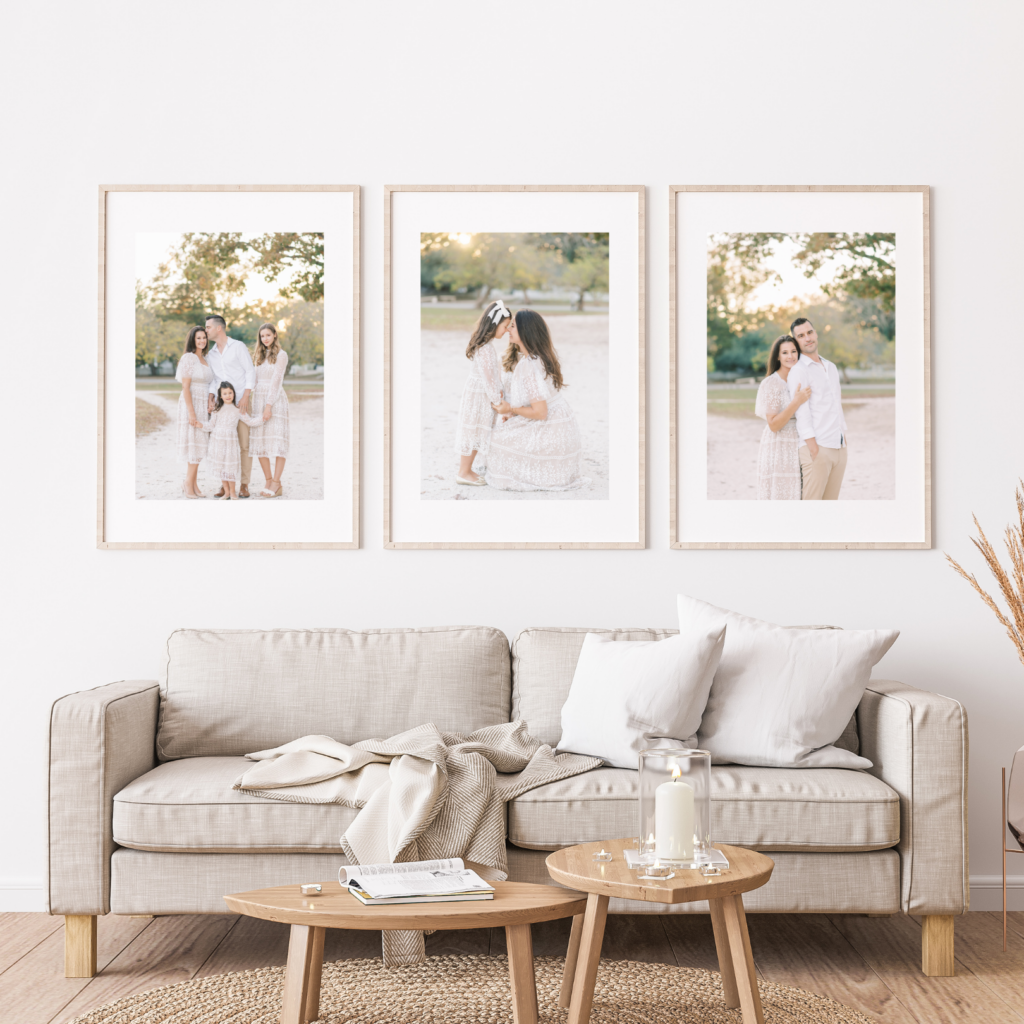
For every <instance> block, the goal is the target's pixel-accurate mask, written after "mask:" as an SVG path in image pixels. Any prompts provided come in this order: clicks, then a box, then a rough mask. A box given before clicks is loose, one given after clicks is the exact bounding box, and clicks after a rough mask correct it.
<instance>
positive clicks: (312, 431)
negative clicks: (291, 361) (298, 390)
mask: <svg viewBox="0 0 1024 1024" xmlns="http://www.w3.org/2000/svg"><path fill="white" fill-rule="evenodd" d="M135 396H136V398H141V399H142V401H144V402H149V403H150V404H151V405H155V406H157V407H158V408H160V409H163V411H164V412H165V413H167V415H168V416H169V417H170V419H171V422H170V423H167V424H165V425H164V426H162V427H160V429H159V430H154V431H153V433H151V434H144V435H143V436H142V437H137V438H136V439H135V497H136V498H156V499H163V498H180V499H181V500H182V501H186V500H187V499H186V498H185V495H184V494H182V493H181V482H182V480H183V479H184V478H185V464H184V463H182V462H179V461H178V399H177V398H176V397H174V396H172V395H166V394H154V393H153V392H152V391H136V392H135ZM288 420H289V425H290V427H291V436H290V439H289V453H288V461H287V462H286V463H285V466H284V474H283V476H282V477H281V482H282V484H283V488H282V491H283V493H282V497H284V498H300V499H302V498H305V499H310V500H317V501H320V500H323V496H324V400H323V399H322V398H307V399H304V400H303V401H301V402H291V403H290V404H289V406H288ZM270 470H271V472H273V470H274V464H273V460H271V465H270ZM263 483H264V480H263V470H262V469H260V464H259V461H258V460H256V459H253V465H252V479H251V480H250V481H249V492H250V493H251V494H252V495H253V497H258V496H259V492H260V488H262V487H263ZM199 490H201V491H202V492H203V494H205V495H206V497H207V498H212V497H213V495H214V494H216V492H217V491H219V490H220V481H219V480H213V479H211V478H210V475H209V474H208V473H207V472H206V462H205V461H203V462H200V463H199ZM263 500H266V499H263Z"/></svg>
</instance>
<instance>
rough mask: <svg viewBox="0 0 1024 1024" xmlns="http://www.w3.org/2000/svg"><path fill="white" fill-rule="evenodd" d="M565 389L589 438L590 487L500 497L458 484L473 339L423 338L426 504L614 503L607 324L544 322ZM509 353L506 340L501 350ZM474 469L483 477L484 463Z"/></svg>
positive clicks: (456, 334)
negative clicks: (458, 430) (462, 406)
mask: <svg viewBox="0 0 1024 1024" xmlns="http://www.w3.org/2000/svg"><path fill="white" fill-rule="evenodd" d="M545 319H546V320H547V323H548V328H549V330H550V331H551V339H552V341H553V342H554V345H555V351H556V352H557V353H558V361H559V363H561V366H562V377H563V379H564V380H565V382H566V385H567V387H566V389H565V397H566V400H567V401H568V403H569V405H570V406H571V407H572V410H573V412H574V413H575V414H576V420H577V422H578V423H579V426H580V434H581V435H582V438H583V472H584V474H585V475H586V476H588V477H590V483H589V484H587V485H586V486H584V487H581V488H579V489H578V490H575V491H499V490H496V489H495V488H493V487H466V486H464V485H460V484H457V483H456V482H455V474H456V473H457V472H458V468H459V457H458V456H457V455H456V454H455V452H454V445H455V426H456V423H457V421H458V415H459V402H460V400H461V398H462V388H463V386H464V385H465V383H466V378H467V377H468V376H469V370H470V363H469V360H468V359H466V344H467V343H468V341H469V332H468V331H421V332H420V338H421V343H422V346H423V347H422V362H421V373H422V380H423V385H422V386H423V391H422V395H423V405H422V408H423V410H424V414H423V433H422V435H421V436H422V447H421V449H420V460H421V462H420V465H421V471H422V474H423V481H422V486H421V489H420V496H421V497H423V498H428V499H431V498H436V499H449V500H455V501H495V500H499V501H500V500H518V501H522V500H524V499H525V500H531V499H532V500H536V499H548V500H553V501H566V500H569V499H584V500H585V499H588V498H589V499H605V498H607V497H608V317H607V316H602V315H594V316H590V315H582V316H546V317H545ZM497 344H498V346H499V351H501V352H504V350H505V347H506V344H507V342H506V340H505V339H504V338H502V339H501V340H500V341H499V342H498V343H497ZM473 468H474V469H475V470H476V471H477V472H480V458H479V456H478V457H477V461H476V463H475V464H474V466H473Z"/></svg>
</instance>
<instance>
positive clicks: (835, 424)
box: [754, 317, 847, 501]
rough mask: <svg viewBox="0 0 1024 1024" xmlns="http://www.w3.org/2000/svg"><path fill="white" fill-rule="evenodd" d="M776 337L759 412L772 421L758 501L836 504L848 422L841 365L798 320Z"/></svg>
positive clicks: (760, 462)
mask: <svg viewBox="0 0 1024 1024" xmlns="http://www.w3.org/2000/svg"><path fill="white" fill-rule="evenodd" d="M789 331H790V333H789V334H783V335H782V336H781V337H779V338H776V339H775V341H774V343H773V344H772V347H771V352H770V353H769V356H768V376H767V377H765V379H764V380H763V381H761V384H760V385H759V387H758V389H757V400H756V403H755V405H754V412H755V413H756V414H757V415H758V416H760V417H761V418H762V419H764V420H767V421H768V422H767V426H766V427H765V428H764V432H763V433H762V435H761V447H760V451H759V453H758V459H757V497H758V499H769V500H783V501H800V500H803V501H820V500H825V501H835V500H836V499H837V498H838V497H839V489H840V488H841V487H842V485H843V474H844V473H845V472H846V456H847V439H846V419H845V417H844V416H843V400H842V394H841V390H840V384H839V370H838V369H837V368H836V365H835V363H832V362H830V361H829V360H828V359H825V358H824V357H823V356H821V354H820V353H819V352H818V333H817V331H815V329H814V325H813V324H812V323H811V321H810V320H808V319H807V318H806V317H797V319H796V320H794V321H793V323H792V324H791V325H790V328H789Z"/></svg>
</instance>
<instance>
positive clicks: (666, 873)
mask: <svg viewBox="0 0 1024 1024" xmlns="http://www.w3.org/2000/svg"><path fill="white" fill-rule="evenodd" d="M636 877H637V878H650V879H657V880H658V881H659V882H664V881H666V880H668V879H669V878H675V877H676V873H675V872H674V871H673V870H672V869H671V868H669V867H663V866H662V864H661V861H660V860H655V862H654V863H653V864H646V865H644V866H643V867H642V868H641V869H640V870H639V871H638V872H637V876H636Z"/></svg>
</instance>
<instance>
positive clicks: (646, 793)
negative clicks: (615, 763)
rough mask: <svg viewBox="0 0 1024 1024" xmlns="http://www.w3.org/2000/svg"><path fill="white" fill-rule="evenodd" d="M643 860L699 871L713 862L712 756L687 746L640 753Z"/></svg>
mask: <svg viewBox="0 0 1024 1024" xmlns="http://www.w3.org/2000/svg"><path fill="white" fill-rule="evenodd" d="M639 781H640V798H639V805H640V806H639V815H640V822H639V824H640V849H641V854H642V857H643V860H644V861H645V862H646V863H653V862H654V861H655V860H658V861H659V862H660V863H661V864H664V865H667V866H670V867H675V868H697V867H700V866H701V864H706V863H708V861H709V860H710V851H711V755H710V754H709V753H708V751H706V750H691V749H689V748H687V747H655V748H653V749H650V750H642V751H640V780H639Z"/></svg>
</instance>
